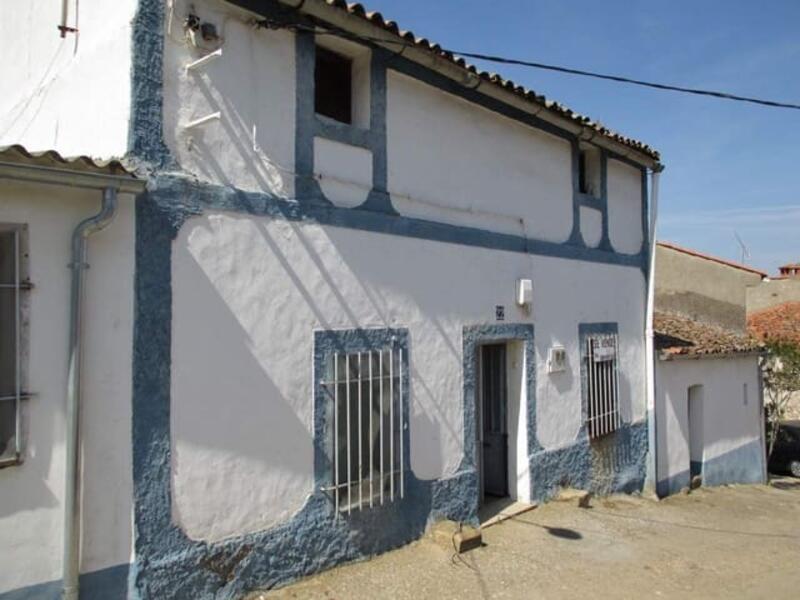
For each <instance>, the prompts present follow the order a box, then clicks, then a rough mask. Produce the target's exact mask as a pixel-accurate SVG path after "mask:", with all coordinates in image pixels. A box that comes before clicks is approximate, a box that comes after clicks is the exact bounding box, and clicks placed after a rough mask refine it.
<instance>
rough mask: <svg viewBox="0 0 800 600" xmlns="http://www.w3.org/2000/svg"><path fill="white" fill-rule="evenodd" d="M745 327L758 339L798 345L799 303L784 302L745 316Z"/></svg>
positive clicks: (799, 336) (799, 332)
mask: <svg viewBox="0 0 800 600" xmlns="http://www.w3.org/2000/svg"><path fill="white" fill-rule="evenodd" d="M747 327H748V329H749V330H750V332H751V333H752V334H753V335H755V336H757V337H758V338H759V339H761V340H764V341H768V340H781V341H789V342H796V343H798V344H800V302H785V303H784V304H778V305H776V306H773V307H770V308H765V309H764V310H760V311H758V312H755V313H753V314H750V315H748V316H747Z"/></svg>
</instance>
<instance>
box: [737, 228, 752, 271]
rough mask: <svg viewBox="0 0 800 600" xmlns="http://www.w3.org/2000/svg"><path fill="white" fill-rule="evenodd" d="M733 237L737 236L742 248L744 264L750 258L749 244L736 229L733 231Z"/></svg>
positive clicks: (742, 261)
mask: <svg viewBox="0 0 800 600" xmlns="http://www.w3.org/2000/svg"><path fill="white" fill-rule="evenodd" d="M733 237H735V238H736V241H737V242H738V243H739V247H740V248H741V250H742V260H741V263H742V264H743V265H745V264H747V260H746V259H749V258H750V250H748V249H747V245H746V244H745V243H744V242H743V241H742V238H740V237H739V234H738V233H736V232H735V231H734V232H733Z"/></svg>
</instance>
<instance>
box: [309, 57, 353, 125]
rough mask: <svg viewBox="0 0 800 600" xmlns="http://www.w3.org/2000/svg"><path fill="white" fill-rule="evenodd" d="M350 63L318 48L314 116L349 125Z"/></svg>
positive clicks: (346, 59) (351, 64)
mask: <svg viewBox="0 0 800 600" xmlns="http://www.w3.org/2000/svg"><path fill="white" fill-rule="evenodd" d="M352 74H353V61H351V60H350V59H349V58H347V57H345V56H342V55H341V54H337V53H336V52H331V51H330V50H326V49H325V48H320V47H319V46H317V58H316V63H315V65H314V86H315V87H314V108H315V110H316V112H317V114H320V115H324V116H326V117H330V118H331V119H335V120H336V121H339V122H341V123H347V124H348V125H349V124H350V123H352V121H353V82H352V77H353V75H352Z"/></svg>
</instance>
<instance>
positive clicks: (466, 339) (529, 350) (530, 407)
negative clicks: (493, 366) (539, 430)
mask: <svg viewBox="0 0 800 600" xmlns="http://www.w3.org/2000/svg"><path fill="white" fill-rule="evenodd" d="M462 342H463V354H462V359H463V386H464V404H463V415H464V419H463V420H464V430H463V435H464V437H463V440H464V457H463V459H462V464H461V469H462V470H464V471H467V472H469V471H471V472H473V473H475V477H474V479H473V481H474V483H473V486H472V490H473V492H472V499H471V503H472V505H473V507H474V510H475V514H476V515H477V511H478V506H479V503H480V499H481V494H482V489H483V486H482V481H481V480H480V465H479V460H481V458H480V454H481V452H480V448H479V446H478V443H479V440H478V435H477V431H478V429H477V427H478V424H479V420H478V414H477V413H478V408H479V403H478V395H479V392H480V376H479V372H480V366H479V362H478V357H479V355H480V350H479V349H480V346H481V345H486V344H492V343H495V344H503V343H505V344H508V343H510V342H518V343H520V344H521V357H522V358H523V364H521V365H520V376H521V384H522V386H523V388H524V389H522V390H520V394H519V399H516V398H515V400H514V401H517V402H519V403H520V406H519V411H518V412H520V413H522V412H524V414H525V427H524V429H520V430H519V431H518V433H517V435H518V436H524V440H522V441H519V440H518V444H517V447H516V448H515V449H514V452H515V455H514V456H515V461H516V462H515V464H516V465H517V470H518V471H521V472H522V475H521V476H519V477H517V478H515V479H511V478H509V487H511V486H514V489H515V490H516V492H517V493H516V498H517V499H518V500H520V501H523V502H530V501H532V499H533V498H534V497H535V493H534V489H533V487H534V481H535V478H534V477H533V474H532V473H531V464H532V460H533V457H534V456H535V455H536V453H537V452H538V451H539V450H540V449H541V446H540V445H539V443H538V439H537V437H536V433H535V432H536V349H535V346H534V326H533V324H532V323H493V324H486V325H468V326H465V327H464V328H463V340H462ZM520 444H521V445H523V446H524V448H525V451H524V453H519V452H518V450H519V449H520V447H519V446H520ZM510 462H511V456H510V455H509V463H510ZM509 491H510V490H509Z"/></svg>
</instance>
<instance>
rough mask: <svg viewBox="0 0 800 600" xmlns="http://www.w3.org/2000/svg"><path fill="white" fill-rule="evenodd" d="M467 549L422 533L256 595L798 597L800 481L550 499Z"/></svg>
mask: <svg viewBox="0 0 800 600" xmlns="http://www.w3.org/2000/svg"><path fill="white" fill-rule="evenodd" d="M483 541H484V544H485V545H484V546H483V547H482V548H478V549H476V550H473V551H471V552H468V553H466V554H463V555H460V556H459V555H455V554H454V552H453V550H452V548H448V547H446V546H444V545H440V544H438V543H436V542H435V541H433V539H431V538H426V539H423V540H420V541H419V542H416V543H414V544H412V545H410V546H407V547H405V548H402V549H400V550H396V551H394V552H390V553H387V554H384V555H382V556H380V557H377V558H374V559H372V560H369V561H365V562H361V563H356V564H350V565H346V566H343V567H339V568H337V569H333V570H331V571H328V572H326V573H323V574H321V575H318V576H316V577H312V578H310V579H307V580H304V581H302V582H299V583H297V584H294V585H292V586H289V587H287V588H283V589H281V590H276V591H272V592H268V593H259V594H253V595H251V596H250V597H249V600H262V599H263V600H273V599H281V600H285V599H289V598H311V599H320V600H346V599H347V600H349V599H364V600H367V599H369V600H374V599H377V598H393V599H394V598H397V599H409V600H412V599H413V600H418V599H420V598H436V599H447V598H459V599H465V598H571V599H572V598H611V597H613V598H615V600H616V599H619V598H642V597H660V598H684V597H687V595H688V594H692V596H693V597H696V598H775V599H777V598H800V480H791V479H783V480H778V481H775V482H773V485H772V486H769V487H767V486H731V487H724V488H716V489H699V490H697V491H694V492H692V493H691V494H689V495H686V494H681V495H678V496H673V497H671V498H668V499H666V500H662V501H661V502H656V501H654V500H648V499H644V498H638V497H630V496H614V497H611V498H606V499H594V500H592V503H591V507H590V508H579V507H578V506H576V505H574V504H572V503H565V502H552V503H549V504H546V505H544V506H542V507H539V508H536V509H534V510H532V511H529V512H526V513H524V514H521V515H519V516H517V517H514V518H513V519H511V520H508V521H505V522H503V523H500V524H498V525H495V526H492V527H490V528H488V529H485V530H484V532H483Z"/></svg>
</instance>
